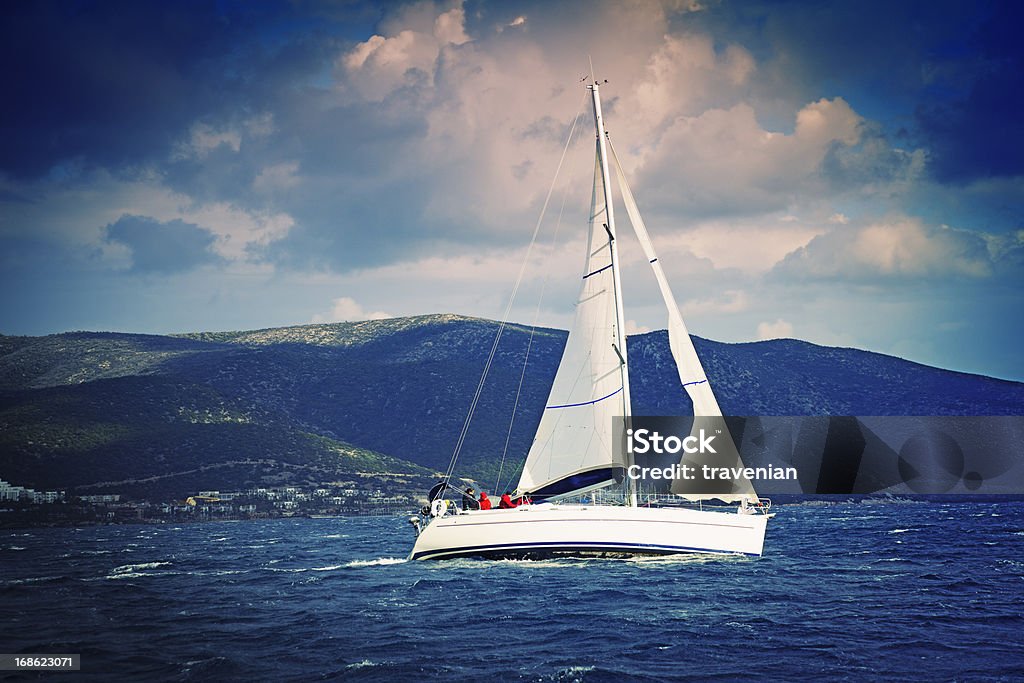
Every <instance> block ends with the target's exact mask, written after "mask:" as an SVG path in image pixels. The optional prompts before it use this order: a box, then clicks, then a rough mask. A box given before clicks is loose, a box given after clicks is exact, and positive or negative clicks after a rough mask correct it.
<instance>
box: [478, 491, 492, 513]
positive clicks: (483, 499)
mask: <svg viewBox="0 0 1024 683" xmlns="http://www.w3.org/2000/svg"><path fill="white" fill-rule="evenodd" d="M480 509H481V510H490V509H491V499H490V498H488V497H487V491H481V492H480Z"/></svg>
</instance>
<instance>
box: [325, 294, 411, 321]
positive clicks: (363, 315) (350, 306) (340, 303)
mask: <svg viewBox="0 0 1024 683" xmlns="http://www.w3.org/2000/svg"><path fill="white" fill-rule="evenodd" d="M393 317H394V316H393V315H391V314H390V313H384V312H383V311H374V312H372V313H368V312H367V311H365V310H364V309H363V307H362V306H360V305H359V303H358V302H356V300H355V299H352V298H351V297H347V296H343V297H339V298H337V299H335V300H334V302H333V305H332V306H331V310H330V311H328V312H326V313H317V314H315V315H314V316H313V318H312V319H311V320H310V322H311V323H340V322H356V321H360V320H383V319H385V318H393Z"/></svg>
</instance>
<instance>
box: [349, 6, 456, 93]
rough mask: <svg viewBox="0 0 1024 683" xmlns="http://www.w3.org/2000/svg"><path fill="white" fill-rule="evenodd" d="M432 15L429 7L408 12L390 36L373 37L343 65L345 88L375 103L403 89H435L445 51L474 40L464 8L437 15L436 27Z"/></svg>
mask: <svg viewBox="0 0 1024 683" xmlns="http://www.w3.org/2000/svg"><path fill="white" fill-rule="evenodd" d="M432 9H433V5H432V4H429V3H427V4H421V5H410V6H407V7H405V8H403V9H402V10H400V11H399V12H398V14H397V16H395V17H394V18H393V19H391V20H390V22H389V23H390V24H391V25H392V26H394V27H396V28H394V29H392V33H391V35H388V36H383V35H373V36H370V38H369V39H368V40H366V41H364V42H361V43H359V44H358V45H356V46H355V47H354V48H352V49H351V50H350V51H348V52H346V53H345V54H343V55H342V56H341V57H340V58H339V60H338V63H339V67H341V69H342V70H343V72H344V75H345V82H346V83H347V84H348V85H349V86H351V87H353V88H354V89H355V90H356V91H357V92H358V93H359V95H361V96H362V97H364V98H366V99H368V100H375V101H379V100H383V99H384V98H385V97H387V96H388V95H390V94H391V93H393V92H395V91H396V90H398V89H399V88H402V87H406V86H418V87H425V86H427V87H428V86H431V85H433V82H434V71H435V68H436V65H437V60H438V57H439V55H440V54H441V50H442V49H443V48H444V47H446V46H448V45H462V44H463V43H466V42H468V41H469V36H467V35H466V32H465V29H464V24H465V19H466V15H465V12H464V11H463V9H462V7H461V6H458V7H453V8H451V9H449V10H447V11H445V12H441V13H439V14H437V15H436V16H435V17H433V21H431V20H430V19H431V16H430V15H431V14H432V11H431V10H432ZM424 24H426V25H424ZM398 27H401V28H398ZM413 27H415V28H413Z"/></svg>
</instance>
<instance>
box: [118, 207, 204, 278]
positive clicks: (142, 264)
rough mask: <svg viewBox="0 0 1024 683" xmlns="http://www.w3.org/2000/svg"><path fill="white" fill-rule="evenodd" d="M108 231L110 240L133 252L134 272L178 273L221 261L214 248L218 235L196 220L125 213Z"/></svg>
mask: <svg viewBox="0 0 1024 683" xmlns="http://www.w3.org/2000/svg"><path fill="white" fill-rule="evenodd" d="M105 231H106V239H107V240H108V241H110V242H116V243H119V244H121V245H124V246H126V247H128V249H129V250H130V251H131V260H132V265H131V270H132V272H134V273H160V274H168V273H178V272H183V271H187V270H192V269H193V268H197V267H199V266H201V265H206V264H211V263H217V262H218V261H219V259H218V257H217V255H216V254H215V253H214V252H213V250H212V247H213V244H214V242H215V241H216V237H215V236H214V235H213V233H211V232H210V231H209V230H204V229H203V228H201V227H199V226H198V225H195V224H193V223H185V222H183V221H180V220H173V221H168V222H165V223H162V222H160V221H158V220H155V219H153V218H148V217H146V216H131V215H124V216H121V218H119V219H118V220H117V222H115V223H111V224H110V225H107V226H106V228H105Z"/></svg>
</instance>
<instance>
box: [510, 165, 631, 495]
mask: <svg viewBox="0 0 1024 683" xmlns="http://www.w3.org/2000/svg"><path fill="white" fill-rule="evenodd" d="M600 178H601V176H600V169H599V168H598V170H597V171H596V172H595V175H594V191H593V196H592V198H591V209H590V231H589V240H588V249H587V258H586V260H585V262H584V268H583V284H582V287H581V288H580V295H579V299H578V300H577V302H576V318H575V320H574V322H573V326H572V329H571V330H570V331H569V339H568V341H567V342H566V346H565V351H564V352H563V353H562V360H561V363H560V364H559V366H558V372H557V374H556V375H555V381H554V384H553V385H552V387H551V393H550V395H549V396H548V401H547V404H546V407H545V410H544V415H543V416H542V417H541V421H540V425H539V426H538V428H537V435H536V437H535V438H534V442H533V445H532V446H531V447H530V452H529V455H528V456H527V458H526V464H525V466H524V467H523V474H522V477H521V478H520V480H519V487H518V490H519V492H521V493H531V492H537V491H541V490H545V487H548V488H549V489H550V488H552V487H549V485H552V484H556V483H557V482H562V485H561V486H559V485H557V484H556V485H555V486H554V487H553V488H555V489H558V490H557V492H556V494H557V495H569V494H571V493H579V492H580V491H583V490H587V489H592V488H596V487H597V486H601V485H605V484H607V483H610V482H611V481H612V479H611V468H612V467H613V465H619V466H621V465H622V463H621V462H616V449H615V447H614V438H615V434H614V425H615V423H614V422H613V420H614V419H615V418H616V417H618V418H621V417H622V416H623V415H628V406H626V405H625V397H624V392H623V385H622V371H621V360H620V358H621V356H620V354H619V352H618V350H617V349H616V347H615V340H616V329H615V307H616V301H615V291H614V280H613V269H612V254H611V244H610V239H609V234H608V231H607V230H606V229H605V227H604V226H605V223H606V221H607V219H606V211H605V202H604V193H603V188H602V186H601V179H600ZM622 353H623V354H624V353H625V351H623V352H622ZM586 473H589V474H590V476H588V475H587V474H586Z"/></svg>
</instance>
